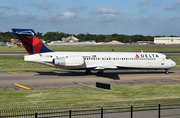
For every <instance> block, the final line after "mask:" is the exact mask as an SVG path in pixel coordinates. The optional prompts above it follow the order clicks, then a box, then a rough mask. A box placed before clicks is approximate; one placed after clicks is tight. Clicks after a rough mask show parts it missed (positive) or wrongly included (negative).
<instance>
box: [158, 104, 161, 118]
mask: <svg viewBox="0 0 180 118" xmlns="http://www.w3.org/2000/svg"><path fill="white" fill-rule="evenodd" d="M158 115H159V117H158V118H160V117H161V105H160V104H159V113H158Z"/></svg>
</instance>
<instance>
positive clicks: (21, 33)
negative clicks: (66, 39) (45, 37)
mask: <svg viewBox="0 0 180 118" xmlns="http://www.w3.org/2000/svg"><path fill="white" fill-rule="evenodd" d="M12 30H13V32H12V33H13V34H14V35H16V36H17V38H18V39H19V40H20V41H21V43H22V45H23V46H24V48H25V49H26V50H27V52H28V53H29V54H30V55H31V54H37V53H45V52H53V51H52V50H50V49H48V48H47V47H46V46H45V45H44V44H43V43H42V42H41V41H40V40H39V38H38V37H37V36H36V33H35V32H34V30H32V29H14V28H13V29H12Z"/></svg>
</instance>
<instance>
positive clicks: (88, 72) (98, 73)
mask: <svg viewBox="0 0 180 118" xmlns="http://www.w3.org/2000/svg"><path fill="white" fill-rule="evenodd" d="M103 73H104V71H103V70H98V71H97V73H96V75H97V76H103ZM85 74H86V75H91V70H86V71H85Z"/></svg>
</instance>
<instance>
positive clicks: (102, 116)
mask: <svg viewBox="0 0 180 118" xmlns="http://www.w3.org/2000/svg"><path fill="white" fill-rule="evenodd" d="M101 118H103V108H101Z"/></svg>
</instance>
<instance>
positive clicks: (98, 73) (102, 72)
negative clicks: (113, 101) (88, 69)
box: [96, 70, 104, 76]
mask: <svg viewBox="0 0 180 118" xmlns="http://www.w3.org/2000/svg"><path fill="white" fill-rule="evenodd" d="M103 74H104V71H103V70H98V72H97V73H96V75H97V76H103Z"/></svg>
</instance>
